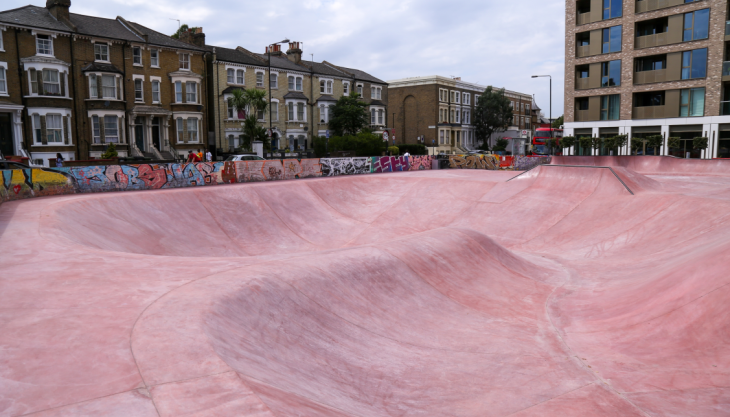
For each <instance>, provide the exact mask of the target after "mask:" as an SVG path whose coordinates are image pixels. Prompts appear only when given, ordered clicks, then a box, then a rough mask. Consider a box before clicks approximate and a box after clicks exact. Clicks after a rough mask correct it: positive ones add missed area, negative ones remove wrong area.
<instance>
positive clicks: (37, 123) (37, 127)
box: [33, 114, 43, 143]
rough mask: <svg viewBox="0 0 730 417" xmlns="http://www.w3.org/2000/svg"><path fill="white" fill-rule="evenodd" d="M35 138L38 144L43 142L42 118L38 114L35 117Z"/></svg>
mask: <svg viewBox="0 0 730 417" xmlns="http://www.w3.org/2000/svg"><path fill="white" fill-rule="evenodd" d="M33 137H34V138H35V142H36V143H42V142H43V131H42V130H41V116H40V115H38V114H34V115H33Z"/></svg>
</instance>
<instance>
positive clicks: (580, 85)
mask: <svg viewBox="0 0 730 417" xmlns="http://www.w3.org/2000/svg"><path fill="white" fill-rule="evenodd" d="M588 80H590V78H587V77H586V78H576V79H575V89H576V90H587V89H589V88H590V84H589V81H588Z"/></svg>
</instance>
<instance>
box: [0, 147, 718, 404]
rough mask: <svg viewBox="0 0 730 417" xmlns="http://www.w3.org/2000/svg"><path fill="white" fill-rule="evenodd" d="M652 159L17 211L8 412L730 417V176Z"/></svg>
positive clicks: (107, 198) (74, 200)
mask: <svg viewBox="0 0 730 417" xmlns="http://www.w3.org/2000/svg"><path fill="white" fill-rule="evenodd" d="M641 159H642V158H635V157H634V158H621V157H616V158H613V159H605V158H598V159H596V160H593V159H586V158H582V159H580V160H578V159H572V157H565V158H563V159H562V160H560V159H557V161H556V160H554V162H562V163H571V164H577V163H576V161H578V162H579V165H583V166H582V167H575V166H559V164H558V165H553V166H541V167H538V168H535V169H533V170H531V171H528V172H526V173H524V174H522V175H520V176H518V177H516V178H514V179H511V180H509V179H510V177H513V176H514V175H508V174H505V173H504V172H491V171H479V170H473V171H467V170H463V171H458V172H455V171H449V170H443V171H439V170H436V171H422V172H413V173H393V174H378V175H361V176H350V177H347V176H342V177H335V178H321V179H306V180H305V179H303V180H297V181H288V182H287V181H281V182H271V183H247V184H237V185H230V186H217V187H204V188H201V189H179V190H166V191H144V192H125V193H118V194H90V195H72V196H63V197H52V198H38V199H30V200H23V201H16V202H8V203H4V204H3V205H2V206H0V230H2V234H1V235H0V254H1V256H2V261H3V262H2V264H0V307H1V308H0V329H2V331H0V416H23V415H34V416H36V415H37V416H44V417H49V416H68V415H73V416H97V415H110V416H116V415H118V416H208V415H214V416H257V417H261V416H275V417H289V416H292V417H294V416H338V417H341V416H352V417H356V416H357V417H363V416H395V415H398V416H449V417H451V416H460V417H477V416H479V417H481V416H485V415H490V416H537V415H539V416H690V415H697V416H725V415H729V414H730V350H729V349H728V348H727V346H728V345H729V344H730V336H729V335H730V304H728V303H727V299H728V298H730V285H729V284H730V274H728V272H727V271H728V270H727V265H728V264H730V169H726V168H725V165H723V164H721V163H719V162H713V161H692V162H682V161H679V160H677V161H679V162H672V161H670V162H663V161H664V160H668V159H667V158H664V159H662V158H647V160H646V161H642V160H641ZM696 162H707V164H708V166H703V165H701V164H696ZM683 170H686V171H683ZM657 172H662V173H669V174H667V175H664V174H661V175H660V174H656V173H657ZM678 176H681V177H682V178H681V181H679V180H676V179H672V178H675V177H678ZM507 180H509V181H507Z"/></svg>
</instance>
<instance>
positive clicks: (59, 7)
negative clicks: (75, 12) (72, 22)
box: [46, 0, 71, 20]
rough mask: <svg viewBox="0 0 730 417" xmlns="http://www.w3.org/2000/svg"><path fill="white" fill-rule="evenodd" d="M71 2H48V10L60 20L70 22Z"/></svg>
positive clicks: (68, 0)
mask: <svg viewBox="0 0 730 417" xmlns="http://www.w3.org/2000/svg"><path fill="white" fill-rule="evenodd" d="M70 8H71V0H46V9H48V11H49V12H50V13H51V14H52V15H53V17H55V18H56V19H58V20H69V17H70V15H69V9H70Z"/></svg>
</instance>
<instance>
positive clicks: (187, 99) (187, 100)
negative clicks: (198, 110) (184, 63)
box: [185, 81, 200, 104]
mask: <svg viewBox="0 0 730 417" xmlns="http://www.w3.org/2000/svg"><path fill="white" fill-rule="evenodd" d="M190 84H193V85H194V86H195V88H194V89H193V90H194V91H193V92H192V93H191V92H190ZM199 85H200V83H199V82H197V81H186V82H185V103H194V104H200V103H198V98H200V94H198V86H199ZM191 94H194V95H193V99H192V100H190V95H191Z"/></svg>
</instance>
